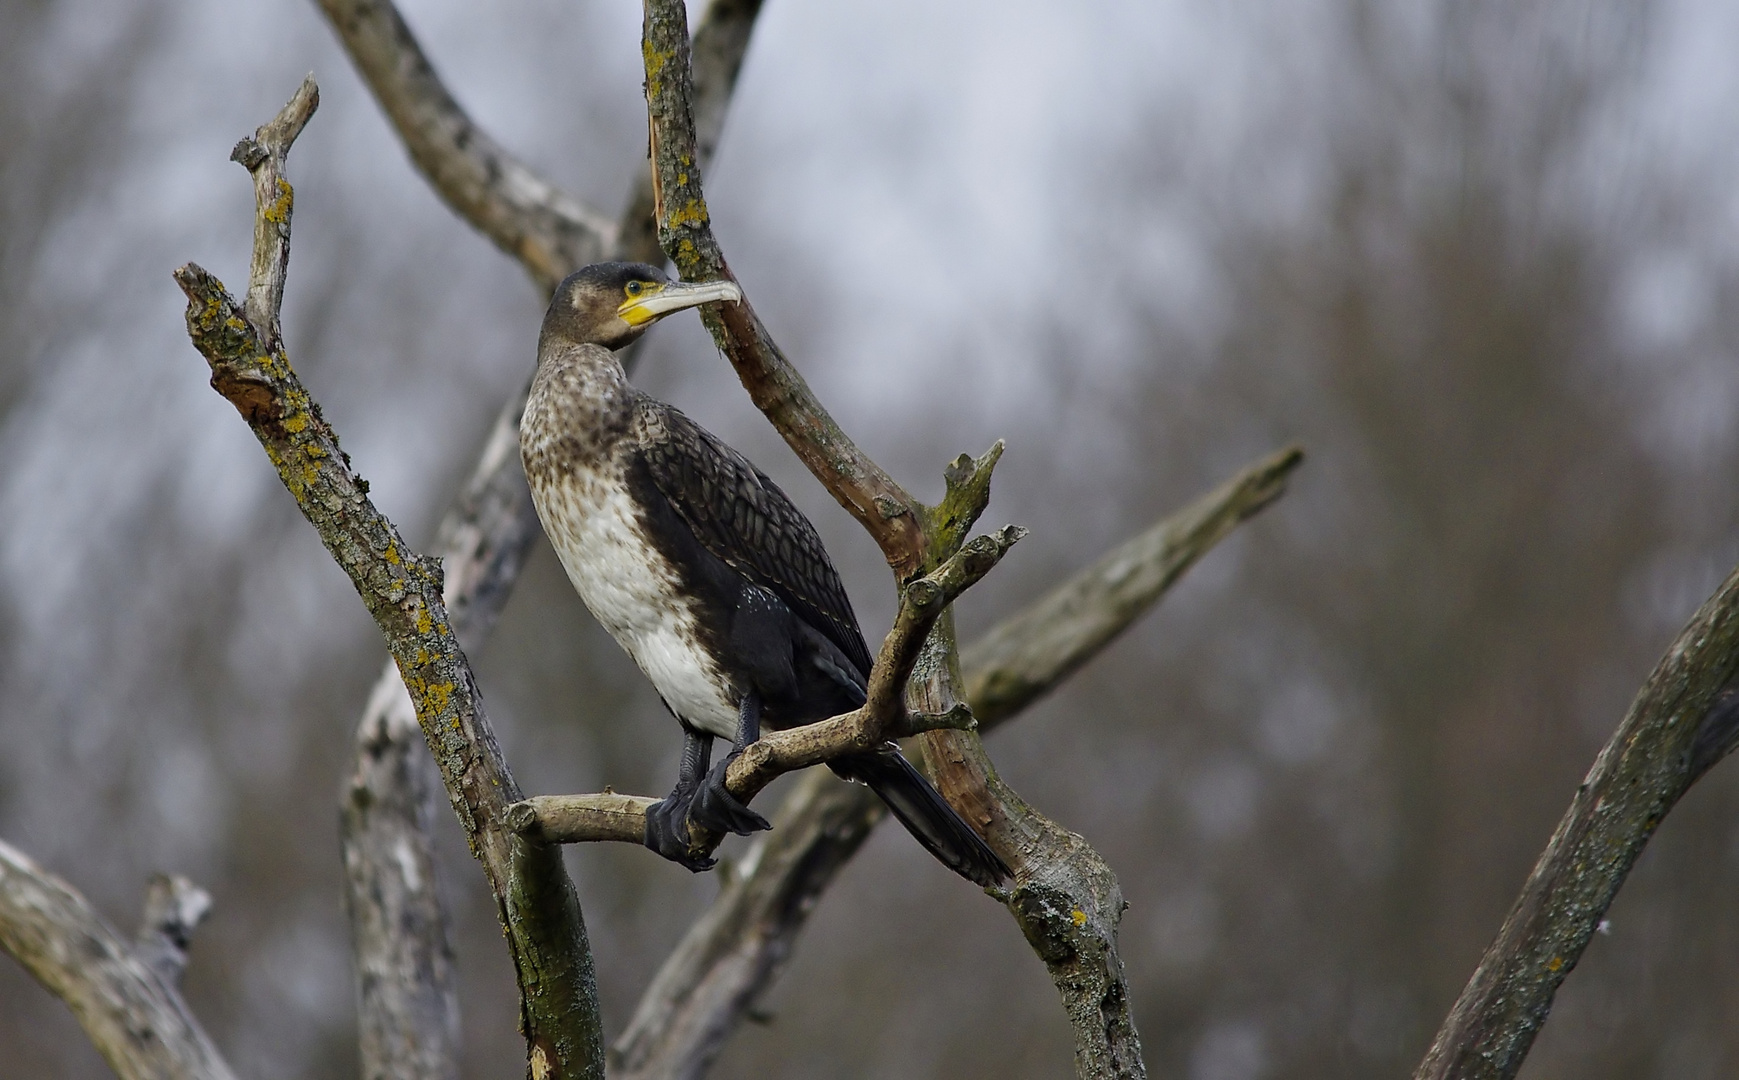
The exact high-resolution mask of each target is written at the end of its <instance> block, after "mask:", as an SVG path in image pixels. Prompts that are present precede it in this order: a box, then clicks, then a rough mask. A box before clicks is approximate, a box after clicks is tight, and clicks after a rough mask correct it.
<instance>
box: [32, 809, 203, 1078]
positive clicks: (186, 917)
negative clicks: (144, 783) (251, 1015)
mask: <svg viewBox="0 0 1739 1080" xmlns="http://www.w3.org/2000/svg"><path fill="white" fill-rule="evenodd" d="M166 891H167V890H166ZM155 892H156V887H155V886H153V894H155ZM160 899H168V900H169V902H167V903H165V904H163V905H162V910H157V908H156V907H155V905H156V903H157V902H156V901H150V900H148V901H147V905H146V909H147V914H146V927H145V932H148V933H155V932H156V931H157V929H158V927H159V925H164V924H167V925H169V926H179V925H183V924H186V925H188V927H189V928H191V923H192V922H196V921H197V916H195V915H194V914H193V910H194V909H195V908H197V906H198V905H197V904H193V903H191V896H190V895H189V894H184V899H185V900H187V901H188V902H187V904H186V906H179V905H178V904H177V902H176V901H174V900H173V899H169V898H160ZM0 948H4V949H5V950H6V951H7V952H8V953H10V954H11V955H12V957H13V958H14V959H16V960H17V961H18V962H19V963H20V964H23V965H24V968H25V970H26V971H28V972H30V974H31V975H32V976H33V977H34V978H35V979H36V981H37V982H39V983H41V984H42V985H43V986H44V987H45V988H46V989H47V990H48V991H49V992H50V993H52V994H53V995H54V996H56V997H58V998H60V999H61V1000H62V1001H64V1002H66V1006H67V1008H68V1009H71V1010H72V1014H73V1016H74V1017H75V1018H77V1020H78V1022H79V1026H80V1027H82V1028H84V1031H85V1034H86V1036H88V1037H89V1038H90V1040H91V1044H92V1045H93V1046H95V1047H96V1048H97V1052H98V1053H100V1054H101V1055H102V1056H103V1060H104V1061H106V1062H108V1063H109V1067H110V1068H112V1069H114V1070H115V1074H116V1075H117V1076H119V1077H121V1078H122V1080H234V1076H235V1074H234V1073H232V1072H230V1069H229V1066H228V1065H227V1064H225V1062H224V1060H223V1057H222V1056H221V1055H220V1054H219V1053H218V1052H217V1048H216V1047H215V1046H213V1045H212V1042H211V1039H210V1038H209V1037H208V1036H207V1035H206V1034H205V1032H204V1031H203V1030H202V1029H201V1028H200V1026H199V1022H198V1021H197V1020H195V1019H194V1018H193V1014H192V1013H191V1012H189V1011H188V1008H187V1004H186V1002H184V1001H182V999H181V993H180V991H179V990H178V989H176V986H175V981H174V979H172V978H166V977H165V975H164V974H163V973H162V972H161V971H160V970H159V969H157V968H154V967H153V965H152V964H151V963H150V962H148V961H147V959H146V958H144V957H143V956H141V955H140V954H139V953H138V952H137V951H136V948H135V947H133V946H130V945H129V944H128V942H127V941H126V940H125V939H123V938H122V937H121V936H120V935H119V934H117V933H116V932H115V931H114V930H113V929H112V928H110V926H109V925H108V923H106V922H104V921H103V919H102V917H101V916H100V915H98V914H97V913H96V912H95V911H94V910H93V909H92V908H91V906H90V904H89V903H87V902H86V901H85V898H84V897H82V896H80V895H79V894H78V892H77V891H76V890H74V889H73V888H72V886H70V885H68V884H67V883H66V882H64V881H62V880H60V879H59V878H57V877H55V876H54V875H53V874H50V873H49V872H48V871H46V870H44V869H42V868H41V867H40V866H38V865H36V863H34V862H32V861H31V860H30V859H29V858H28V857H26V856H25V855H24V854H23V853H22V852H20V851H18V850H17V849H16V848H13V847H11V846H9V845H7V844H5V843H0ZM176 966H177V972H176V974H179V970H178V967H179V965H176Z"/></svg>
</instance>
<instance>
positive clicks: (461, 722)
mask: <svg viewBox="0 0 1739 1080" xmlns="http://www.w3.org/2000/svg"><path fill="white" fill-rule="evenodd" d="M292 104H294V103H292ZM263 130H265V129H262V131H263ZM261 148H262V149H263V150H264V151H265V159H263V160H258V161H255V162H254V163H253V164H252V166H251V167H250V171H254V170H257V169H259V168H262V167H266V164H267V162H268V161H270V162H275V165H274V166H273V167H275V168H276V169H277V170H278V171H279V174H280V176H281V171H282V159H283V155H284V153H285V152H286V151H287V150H288V142H287V141H285V142H282V143H272V142H265V143H262V146H261ZM280 186H281V187H282V188H283V192H282V194H283V197H284V198H286V199H287V198H289V196H290V193H289V191H288V189H287V185H283V184H282V182H281V180H280ZM256 212H257V213H259V214H262V215H265V214H270V213H271V212H272V204H270V203H266V202H263V201H262V202H261V203H260V205H259V206H258V207H257V211H256ZM279 235H281V240H282V242H283V243H285V244H286V245H287V242H288V227H287V221H286V222H285V225H284V227H283V228H282V229H280V230H279ZM259 262H260V260H259V259H258V258H257V256H256V265H258V264H259ZM175 277H176V281H177V282H178V283H179V284H180V285H181V288H182V291H183V292H185V293H186V294H187V298H188V308H187V328H188V334H189V336H190V337H191V338H192V340H193V344H194V346H195V347H196V348H197V349H198V350H199V351H200V352H201V353H202V354H203V355H204V356H205V358H206V360H207V362H208V363H209V364H210V365H211V369H212V386H213V387H214V388H215V389H216V390H217V391H218V392H219V393H221V394H222V395H223V396H224V397H226V398H227V399H229V400H230V402H231V403H233V404H234V405H235V406H236V408H237V409H238V410H239V411H240V412H241V414H242V416H243V417H244V418H245V419H246V420H247V422H248V424H249V426H250V427H251V428H252V429H253V431H254V434H255V436H256V437H257V438H258V439H259V440H260V443H261V445H262V446H263V447H264V448H265V450H266V455H267V457H268V458H269V459H270V460H271V462H272V464H273V465H274V466H276V468H277V470H278V475H279V477H280V479H282V480H283V482H284V486H285V487H286V488H287V489H288V490H289V492H290V494H291V495H292V496H294V497H295V499H296V503H297V506H298V507H299V508H300V509H301V511H302V513H303V516H304V517H306V518H307V519H308V522H309V524H311V525H313V526H314V529H315V531H316V532H317V533H319V535H320V539H321V541H322V543H324V544H325V545H326V548H327V550H328V551H329V552H331V554H332V556H333V558H334V559H335V560H336V561H337V562H338V564H339V566H340V567H341V568H342V569H343V570H344V571H345V572H346V573H347V574H348V575H349V576H350V578H351V581H352V583H353V584H354V585H355V586H356V589H357V592H358V593H359V594H360V595H361V596H362V599H363V602H364V604H365V605H366V606H367V607H368V609H369V613H370V614H371V615H372V616H374V620H375V623H376V625H377V626H378V627H379V628H380V630H381V633H382V635H383V636H384V637H385V638H386V643H387V649H388V651H389V652H390V653H392V656H393V659H394V660H395V661H396V662H397V664H398V668H399V674H400V677H401V678H402V679H403V680H404V684H405V686H406V688H407V689H408V691H409V693H410V697H411V700H412V702H413V703H414V704H415V706H416V712H417V719H418V722H419V724H420V726H421V727H422V730H423V734H424V737H425V739H426V740H427V741H428V743H429V747H430V749H431V750H432V751H433V752H434V754H435V759H436V762H437V764H438V765H439V766H440V769H441V775H442V780H443V781H444V783H445V784H446V787H447V792H448V796H449V799H450V801H451V802H452V805H453V809H454V811H455V813H456V814H457V816H458V818H459V821H460V824H461V825H462V826H463V827H464V829H465V832H466V835H467V837H468V839H469V840H470V842H471V847H472V850H473V852H474V853H475V854H476V856H477V858H478V860H479V861H480V862H481V863H482V864H483V868H484V871H485V873H486V874H487V876H488V878H489V882H490V885H491V887H492V889H493V890H494V893H495V898H496V903H497V910H498V914H499V916H500V918H501V922H502V925H503V928H504V929H505V930H506V932H507V934H506V936H507V939H508V943H509V946H510V949H511V951H512V953H513V959H514V964H515V968H516V969H517V974H518V979H519V985H520V999H521V1012H520V1019H521V1025H522V1029H523V1031H524V1033H525V1035H526V1039H527V1056H528V1061H529V1063H530V1068H531V1071H532V1074H533V1075H534V1076H553V1077H561V1078H567V1077H581V1076H585V1077H598V1078H601V1077H602V1075H603V1037H602V1026H601V1023H600V1020H599V1015H598V1003H597V991H596V987H595V982H594V978H593V974H592V958H591V952H590V949H589V948H588V946H587V943H586V937H585V925H584V922H583V920H582V919H581V916H580V909H579V901H578V899H577V897H576V895H575V893H574V889H573V884H572V882H570V881H569V880H568V877H567V873H566V871H565V870H564V869H563V867H562V864H561V856H560V853H559V851H557V850H556V849H553V848H549V847H546V846H543V845H537V844H530V843H527V842H526V841H524V840H522V839H520V838H519V837H518V836H517V834H515V833H513V832H512V831H511V830H508V829H506V828H505V827H504V826H503V824H502V817H503V813H504V811H505V810H506V808H507V806H508V805H509V804H510V803H512V802H514V801H517V800H518V798H519V790H518V786H517V785H516V784H515V783H514V780H513V776H512V774H511V773H510V772H509V771H508V769H507V765H506V762H505V761H504V760H503V759H502V757H501V751H500V749H499V747H498V746H497V745H496V741H495V735H494V732H493V730H492V728H491V727H490V725H489V721H488V718H487V716H486V715H485V713H484V711H483V705H482V701H481V698H480V697H479V695H478V694H477V690H476V683H475V679H474V678H473V676H472V672H471V668H470V665H469V663H468V662H467V660H466V658H465V654H464V652H463V651H462V649H461V648H460V644H459V641H458V638H457V636H456V635H455V634H454V632H453V629H452V627H451V625H450V624H449V623H448V616H447V610H446V605H445V603H444V601H443V598H442V592H441V578H442V572H441V566H440V563H439V562H438V561H436V560H434V559H430V558H427V557H425V556H422V555H418V554H417V553H416V552H414V551H413V550H412V549H411V548H410V547H409V546H408V545H407V544H406V543H405V542H404V539H403V538H402V537H401V536H400V535H399V533H398V530H397V529H396V528H395V527H394V526H393V524H392V523H391V522H390V521H388V520H387V519H386V518H385V517H384V516H383V515H382V514H381V513H380V512H379V511H378V510H376V509H375V507H374V505H373V504H372V503H371V502H369V500H368V498H367V496H366V494H365V487H364V486H363V485H362V484H361V483H360V482H359V481H358V480H357V478H356V476H355V474H354V473H352V471H351V469H350V464H349V461H348V459H347V458H346V457H345V455H344V454H343V452H342V451H341V450H340V449H339V446H338V440H337V437H336V435H335V434H334V432H333V430H332V428H331V426H330V425H329V424H328V423H327V422H326V420H325V419H324V418H323V417H322V416H321V413H320V410H319V408H318V406H316V404H315V403H314V401H313V399H312V398H310V397H309V395H308V392H307V390H306V389H305V388H304V387H303V386H302V384H301V381H300V380H299V379H298V378H297V377H296V374H295V372H294V371H293V370H292V369H291V368H290V364H289V361H288V358H287V357H286V356H285V354H284V352H283V350H282V349H281V347H279V346H278V345H277V344H276V343H273V342H268V341H265V340H262V339H261V338H260V336H259V335H258V334H257V333H256V332H255V330H254V328H253V327H252V326H251V325H250V324H249V321H248V320H247V319H245V318H243V317H242V316H243V313H242V309H241V308H240V307H239V305H237V304H236V302H235V301H234V300H233V299H232V298H231V297H230V296H229V294H228V293H227V292H226V291H225V290H224V287H223V285H222V283H221V282H219V281H218V280H217V279H216V278H214V277H212V276H211V275H210V274H208V273H207V272H206V271H204V270H202V269H200V268H199V267H197V266H194V265H192V264H191V263H190V264H188V265H186V266H184V267H182V268H181V269H180V270H178V271H176V274H175ZM270 314H271V316H272V321H273V322H274V323H275V321H276V312H271V313H270Z"/></svg>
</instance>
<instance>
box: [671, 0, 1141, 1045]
mask: <svg viewBox="0 0 1739 1080" xmlns="http://www.w3.org/2000/svg"><path fill="white" fill-rule="evenodd" d="M645 10H646V18H645V24H644V27H645V28H644V43H643V46H642V51H643V52H644V55H645V61H646V102H647V112H648V115H649V116H650V118H651V127H652V157H653V169H654V184H655V189H656V193H657V194H656V198H655V199H654V205H655V206H656V207H657V212H658V224H659V242H660V244H661V245H662V246H663V248H664V250H665V253H666V254H667V255H669V256H670V257H671V259H672V260H673V261H674V262H675V263H676V265H677V266H678V267H679V268H680V269H681V270H682V274H683V277H684V278H687V279H689V280H705V279H710V278H716V277H719V276H728V275H729V269H728V267H727V266H726V264H725V261H724V257H723V255H722V253H721V251H720V249H719V246H718V242H717V240H716V239H715V238H714V236H713V233H712V227H711V222H710V219H709V217H708V213H707V209H706V202H705V198H704V195H703V193H702V189H701V176H700V169H699V167H698V165H697V163H696V149H695V141H694V124H693V118H692V115H691V113H690V104H689V101H690V92H691V87H690V75H689V42H688V29H687V14H686V10H685V8H684V6H683V4H682V2H681V0H645ZM702 317H703V320H704V321H705V322H706V324H707V327H708V329H709V330H711V331H712V334H713V340H714V341H715V342H716V343H717V344H718V346H719V348H720V350H721V351H722V352H724V353H725V355H726V356H727V357H729V358H730V360H731V363H732V365H733V366H734V367H735V368H736V370H737V374H738V377H739V378H740V379H741V380H742V382H743V385H744V387H745V388H747V389H748V391H749V395H750V397H751V399H753V400H754V402H755V404H756V406H757V407H759V408H760V409H761V411H762V412H763V413H764V414H765V415H766V416H767V418H768V419H769V420H770V421H771V422H772V423H773V425H774V427H775V428H777V429H778V430H779V432H780V434H781V435H783V436H784V438H785V440H786V442H787V443H789V444H790V445H791V447H792V448H793V449H794V450H795V451H796V452H797V455H798V457H799V458H801V459H802V460H803V462H804V464H805V465H807V466H808V467H809V469H810V471H811V472H812V473H814V474H815V476H816V477H817V479H819V480H820V481H821V482H822V484H823V485H824V486H825V487H827V489H828V490H829V491H830V492H831V493H832V494H833V496H834V498H835V499H837V500H839V502H840V503H841V505H843V506H845V507H846V508H847V509H848V510H850V511H851V512H852V514H853V515H854V516H856V517H857V519H858V521H859V522H860V523H861V524H863V526H864V527H865V528H866V529H867V530H868V531H869V532H870V534H871V535H872V536H873V537H874V538H875V539H876V542H877V543H878V545H880V547H881V548H882V553H883V555H884V557H885V558H886V559H887V561H888V565H889V566H890V567H892V568H893V569H894V572H895V576H896V578H897V579H899V580H901V581H906V580H909V579H910V578H911V577H912V576H913V575H914V574H915V573H918V572H922V571H927V570H933V569H934V568H935V567H937V566H939V565H941V564H942V563H943V561H944V560H945V559H947V558H949V557H950V556H951V555H952V554H953V553H954V550H955V548H956V546H957V545H959V543H960V542H961V540H962V539H963V538H964V533H965V530H966V528H967V527H969V526H970V525H971V522H972V520H973V519H974V518H975V517H976V516H977V513H978V512H979V511H980V510H981V509H982V507H983V505H984V501H985V499H986V498H987V497H988V490H989V482H990V470H991V468H992V466H994V464H995V460H996V452H995V451H992V453H990V454H987V455H985V457H984V458H981V459H979V460H978V461H976V462H972V461H968V462H966V463H960V462H957V463H956V466H955V468H954V469H951V470H950V471H949V473H948V475H947V479H948V488H949V492H948V496H947V497H946V498H945V499H944V501H943V504H942V506H940V507H938V508H936V510H934V511H932V510H931V509H930V508H927V507H923V506H921V505H919V504H917V503H915V502H914V501H913V500H912V499H911V498H910V497H909V496H907V495H906V493H905V491H904V490H903V489H902V488H900V487H899V486H898V485H897V484H895V483H894V481H893V480H892V479H891V478H890V477H888V476H887V474H886V473H885V472H883V471H882V470H881V468H880V467H879V466H877V465H876V464H875V462H874V461H872V460H870V459H869V457H868V456H867V455H865V454H864V453H863V452H862V451H861V450H860V449H858V447H857V446H856V445H855V444H854V443H853V442H852V441H851V440H850V438H849V437H847V436H846V435H845V433H844V432H843V431H841V430H840V428H839V426H838V424H836V423H835V422H834V421H833V420H832V418H831V417H830V416H828V414H827V412H826V410H825V409H823V408H822V407H821V405H820V403H819V402H818V401H816V400H815V397H814V395H813V394H812V393H811V392H810V391H809V388H808V386H807V384H805V383H804V381H803V379H802V377H801V376H800V375H798V374H797V372H796V371H795V369H793V368H792V367H791V365H790V364H789V363H788V362H787V361H786V360H785V358H784V356H783V355H782V354H781V353H780V352H779V350H778V347H777V346H776V345H775V344H774V343H773V342H772V340H771V339H770V338H769V337H768V335H767V333H766V331H765V328H763V327H762V326H761V325H760V322H759V321H758V320H757V319H756V318H755V315H754V312H753V310H752V309H751V308H750V307H749V305H748V304H747V302H746V301H745V302H742V303H737V304H721V305H719V306H718V308H717V310H715V311H709V312H707V313H705V314H703V316H702ZM952 630H953V628H952V620H951V619H950V618H948V617H947V615H946V614H945V615H944V617H943V619H942V620H940V621H939V623H938V625H937V627H936V629H935V631H934V632H933V633H932V634H931V635H930V638H929V643H928V644H927V646H926V649H925V653H924V656H925V658H924V659H921V660H920V661H919V665H918V669H917V671H916V672H915V673H914V677H913V695H914V699H915V700H914V704H915V705H916V706H917V707H918V708H920V709H922V710H924V711H927V712H936V713H943V712H947V711H949V710H950V709H951V708H952V707H953V706H954V704H955V701H956V688H957V687H958V686H959V685H960V680H959V667H958V653H957V651H956V650H955V648H954V639H953V632H952ZM920 740H921V742H922V744H923V745H924V747H925V749H926V757H927V758H928V759H929V762H930V766H931V769H932V771H933V772H934V774H935V779H936V781H937V786H938V788H939V789H940V790H941V791H942V793H943V795H944V796H945V797H947V799H948V801H949V802H950V803H951V804H952V805H953V806H954V808H955V809H956V810H958V811H960V813H961V814H962V815H963V816H964V817H965V818H966V819H967V820H968V821H970V822H972V823H973V824H974V825H975V826H977V827H979V828H980V829H981V830H982V831H983V832H984V835H985V838H986V840H987V841H988V842H989V844H990V846H991V847H992V848H993V849H994V850H995V851H996V853H997V854H998V855H999V856H1001V857H1002V859H1003V861H1004V862H1005V863H1007V864H1008V865H1009V866H1010V867H1011V868H1012V869H1013V870H1014V873H1015V884H1014V888H1013V890H1012V891H1011V892H1009V893H1007V894H1006V895H1005V897H1004V899H1005V902H1006V903H1007V904H1008V906H1009V908H1010V910H1011V911H1012V912H1013V913H1014V915H1015V918H1016V920H1017V921H1018V922H1019V923H1020V925H1021V928H1022V930H1023V931H1024V932H1025V933H1026V935H1027V939H1028V941H1029V942H1030V943H1031V944H1032V945H1033V947H1034V949H1035V951H1037V952H1038V954H1039V956H1040V958H1041V959H1043V960H1044V962H1045V965H1046V967H1047V968H1049V969H1050V972H1051V975H1052V979H1053V981H1054V982H1055V983H1056V985H1057V988H1058V990H1059V991H1060V992H1061V994H1062V996H1063V1001H1064V1006H1065V1008H1066V1010H1067V1011H1068V1013H1069V1016H1070V1019H1071V1022H1072V1023H1073V1026H1074V1028H1075V1035H1076V1055H1075V1062H1076V1071H1077V1074H1078V1075H1080V1076H1082V1077H1113V1076H1116V1077H1129V1076H1137V1077H1139V1076H1143V1075H1145V1069H1144V1066H1143V1065H1142V1061H1141V1046H1140V1040H1139V1038H1138V1037H1137V1036H1136V1033H1135V1026H1134V1020H1133V1018H1132V1016H1131V1013H1130V1009H1129V1002H1128V993H1127V986H1126V984H1125V981H1124V979H1123V972H1122V966H1121V963H1120V961H1119V960H1118V957H1117V951H1116V928H1117V922H1118V920H1119V919H1120V917H1121V915H1122V910H1123V898H1122V894H1121V893H1120V892H1119V891H1118V888H1117V883H1116V878H1115V877H1114V876H1113V875H1112V874H1111V871H1110V869H1109V868H1108V867H1107V866H1106V865H1105V864H1104V861H1103V860H1102V859H1100V858H1099V856H1098V854H1097V853H1096V852H1094V851H1093V849H1092V848H1091V847H1089V846H1088V845H1087V844H1086V842H1085V841H1083V840H1081V838H1080V837H1077V836H1074V835H1073V834H1071V833H1068V832H1066V831H1065V830H1063V829H1061V828H1060V827H1058V826H1056V825H1054V824H1053V823H1051V822H1050V821H1048V820H1047V819H1045V818H1044V817H1043V816H1042V815H1040V814H1039V813H1038V812H1037V811H1035V810H1033V809H1032V808H1031V807H1029V806H1027V805H1026V803H1024V802H1023V801H1021V800H1020V798H1019V797H1018V796H1016V795H1015V794H1014V792H1013V791H1012V790H1010V789H1009V788H1008V787H1007V785H1005V784H1003V783H1002V782H1001V781H1000V779H999V778H998V777H997V775H996V771H995V769H994V767H993V766H992V765H991V764H990V760H989V758H988V756H986V755H985V753H984V748H983V744H982V742H981V741H980V739H979V736H978V733H977V732H973V731H958V730H940V731H931V732H927V733H926V734H924V735H922V736H920ZM746 756H747V755H745V757H746ZM739 761H740V759H739Z"/></svg>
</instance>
